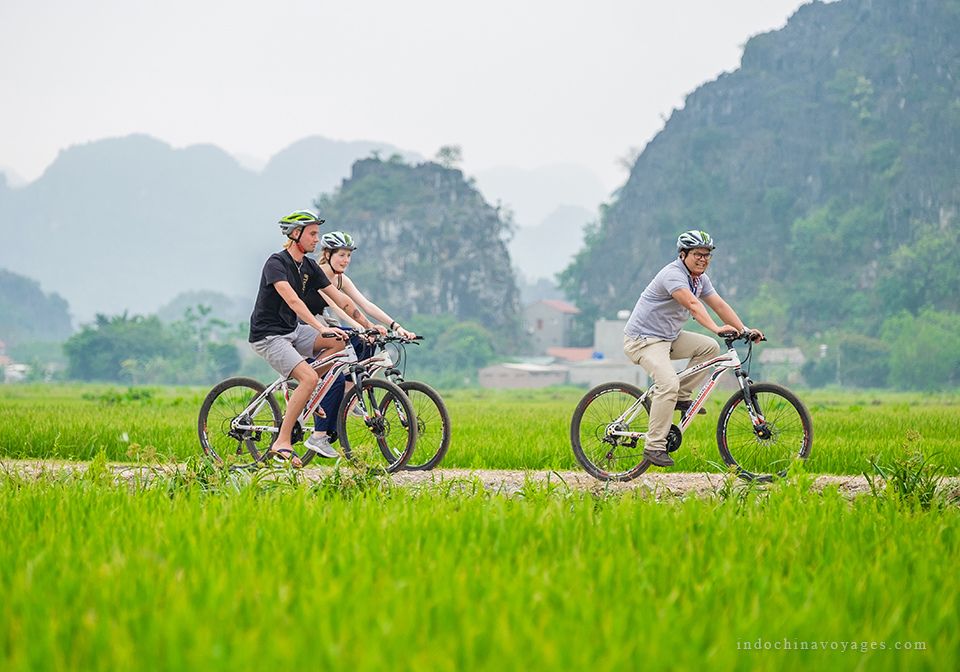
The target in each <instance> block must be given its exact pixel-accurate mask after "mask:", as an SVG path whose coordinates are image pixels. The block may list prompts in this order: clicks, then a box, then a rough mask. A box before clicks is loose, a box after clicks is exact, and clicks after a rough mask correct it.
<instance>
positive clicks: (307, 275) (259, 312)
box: [248, 250, 330, 343]
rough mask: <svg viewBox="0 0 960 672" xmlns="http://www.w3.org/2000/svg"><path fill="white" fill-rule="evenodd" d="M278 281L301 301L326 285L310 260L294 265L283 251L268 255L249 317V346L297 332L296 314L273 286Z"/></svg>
mask: <svg viewBox="0 0 960 672" xmlns="http://www.w3.org/2000/svg"><path fill="white" fill-rule="evenodd" d="M281 280H286V281H287V282H289V283H290V286H291V287H293V291H295V292H296V293H297V296H299V297H300V299H301V300H302V299H304V298H305V297H306V296H308V295H310V294H313V295H314V296H317V290H320V289H323V288H324V287H327V286H328V285H329V284H330V281H329V280H327V276H326V275H325V274H324V272H323V271H321V270H320V267H319V266H318V265H317V262H316V261H314V260H313V259H311V258H310V257H304V258H303V262H302V263H301V264H299V265H298V264H297V263H295V262H294V261H293V257H291V256H290V253H289V252H287V251H286V250H283V251H282V252H277V253H276V254H272V255H270V258H269V259H267V263H265V264H264V265H263V272H262V273H261V274H260V290H259V291H258V292H257V302H256V303H255V304H254V306H253V313H252V314H251V315H250V337H249V339H248V340H249V341H250V342H251V343H255V342H257V341H262V340H263V339H264V338H266V337H267V336H279V335H282V334H289V333H290V332H291V331H293V330H294V329H296V328H297V314H296V313H295V312H293V309H292V308H291V307H290V306H288V305H287V302H286V301H284V300H283V297H282V296H280V293H279V292H278V291H277V289H276V287H274V286H273V285H274V283H276V282H280V281H281Z"/></svg>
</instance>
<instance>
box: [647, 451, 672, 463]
mask: <svg viewBox="0 0 960 672" xmlns="http://www.w3.org/2000/svg"><path fill="white" fill-rule="evenodd" d="M643 459H645V460H647V461H648V462H650V464H655V465H657V466H658V467H672V466H673V465H675V464H676V462H674V461H673V458H672V457H670V455H668V454H667V451H665V450H646V449H644V451H643Z"/></svg>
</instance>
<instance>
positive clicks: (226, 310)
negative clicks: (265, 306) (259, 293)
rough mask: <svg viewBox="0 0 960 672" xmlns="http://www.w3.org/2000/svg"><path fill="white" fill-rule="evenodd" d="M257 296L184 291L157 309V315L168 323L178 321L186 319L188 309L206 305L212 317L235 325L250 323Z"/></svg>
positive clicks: (232, 325)
mask: <svg viewBox="0 0 960 672" xmlns="http://www.w3.org/2000/svg"><path fill="white" fill-rule="evenodd" d="M255 298H256V297H255V296H248V297H240V296H227V295H226V294H221V293H219V292H210V291H196V292H183V293H181V294H177V295H176V296H175V297H173V299H172V300H171V301H170V302H169V303H166V304H164V305H163V306H161V307H160V308H159V309H158V310H157V317H159V318H160V319H161V320H162V321H163V322H167V323H169V322H178V321H180V320H183V319H184V315H185V314H186V312H187V310H188V309H196V307H197V306H206V307H208V308H210V309H211V311H210V316H211V317H213V318H216V319H219V320H223V321H224V322H226V323H227V324H228V325H230V326H231V327H235V326H237V325H239V324H241V323H249V321H250V313H251V312H253V302H254V299H255Z"/></svg>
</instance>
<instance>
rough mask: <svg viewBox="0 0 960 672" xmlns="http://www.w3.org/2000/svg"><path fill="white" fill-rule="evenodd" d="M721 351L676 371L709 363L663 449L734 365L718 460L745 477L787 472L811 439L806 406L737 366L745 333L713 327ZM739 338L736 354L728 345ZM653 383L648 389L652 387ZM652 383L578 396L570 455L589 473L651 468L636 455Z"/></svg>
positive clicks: (629, 475) (672, 445)
mask: <svg viewBox="0 0 960 672" xmlns="http://www.w3.org/2000/svg"><path fill="white" fill-rule="evenodd" d="M720 336H721V337H722V338H723V340H724V342H725V343H726V346H727V352H726V353H724V354H721V355H718V356H717V357H714V358H713V359H710V360H708V361H706V362H703V363H701V364H698V365H697V366H693V367H689V368H687V369H685V370H683V371H681V372H680V373H679V374H678V376H679V378H680V380H683V379H685V378H688V377H690V376H693V375H696V374H698V373H701V372H703V371H704V370H706V369H712V370H713V371H712V373H711V374H710V376H709V377H708V378H707V380H706V382H705V383H704V384H703V387H702V388H701V389H700V392H699V393H698V394H697V396H696V398H695V399H694V400H693V402H692V403H691V405H690V407H689V408H688V409H687V410H686V411H685V412H684V414H683V416H682V417H681V420H680V424H679V425H671V426H670V431H669V433H668V435H667V451H669V452H673V451H675V450H677V449H678V448H679V447H680V445H681V443H682V442H683V434H684V432H685V431H686V430H687V429H688V428H689V427H690V425H691V423H692V422H693V420H694V418H696V416H697V412H698V411H699V410H700V408H702V407H703V405H704V404H705V403H706V401H707V399H709V398H710V395H711V393H712V392H713V390H714V388H715V387H716V386H717V381H718V380H719V379H720V377H721V376H722V375H723V374H724V373H726V372H727V371H733V373H734V375H735V376H736V378H737V383H738V385H739V387H740V389H739V390H738V391H737V392H735V393H734V394H733V396H732V397H730V399H729V400H728V401H727V403H726V404H725V405H724V407H723V409H722V410H721V411H720V418H719V419H718V421H717V446H718V447H719V449H720V457H721V458H722V459H723V461H724V463H725V464H727V465H728V466H730V467H732V468H734V469H735V470H736V472H737V474H738V475H739V476H740V477H741V478H744V479H747V480H757V481H763V482H767V481H770V480H772V479H773V478H774V477H775V476H777V477H783V476H785V475H786V471H787V467H788V466H789V464H790V463H791V462H792V461H793V460H795V459H806V458H807V457H808V456H809V455H810V448H811V446H812V444H813V423H812V421H811V419H810V413H809V412H808V411H807V409H806V407H805V406H804V405H803V403H802V402H801V401H800V400H799V399H798V398H797V396H796V395H795V394H794V393H793V392H791V391H790V390H788V389H787V388H785V387H782V386H780V385H776V384H773V383H755V382H753V381H752V380H750V377H749V369H748V370H746V371H745V370H744V368H743V367H744V366H746V365H747V364H748V363H749V361H750V356H751V354H752V352H753V340H752V336H753V333H752V332H744V333H742V334H732V333H727V334H720ZM741 340H742V341H745V342H746V343H747V344H748V346H747V348H748V349H747V355H746V357H745V358H744V359H743V361H741V359H740V355H739V353H738V352H737V350H736V348H735V347H734V346H735V344H736V343H737V342H738V341H741ZM651 389H652V388H651ZM651 399H652V397H651V390H650V389H648V390H646V391H644V390H642V389H640V388H638V387H635V386H633V385H630V384H628V383H616V382H614V383H603V384H601V385H598V386H596V387H594V388H593V389H592V390H590V391H589V392H587V394H586V395H584V397H583V398H582V399H581V400H580V403H579V404H578V405H577V408H576V410H575V411H574V412H573V418H572V420H571V423H570V442H571V444H572V446H573V453H574V455H575V456H576V458H577V461H578V462H580V464H581V465H583V468H584V469H585V470H586V471H587V473H589V474H590V475H592V476H594V477H595V478H598V479H600V480H604V481H629V480H631V479H633V478H636V477H637V476H639V475H640V474H642V473H643V472H645V471H646V470H647V469H649V468H650V464H651V463H650V462H649V461H648V460H646V459H644V457H643V446H644V440H645V439H646V431H647V424H648V421H649V415H648V414H649V412H650V403H651Z"/></svg>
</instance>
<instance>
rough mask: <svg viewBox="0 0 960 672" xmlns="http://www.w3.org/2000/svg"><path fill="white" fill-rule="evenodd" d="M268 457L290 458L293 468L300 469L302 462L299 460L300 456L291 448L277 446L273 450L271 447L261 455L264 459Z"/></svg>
mask: <svg viewBox="0 0 960 672" xmlns="http://www.w3.org/2000/svg"><path fill="white" fill-rule="evenodd" d="M270 457H279V458H281V459H284V460H290V464H291V465H293V468H294V469H300V468H301V467H303V462H301V461H300V456H299V455H297V454H296V453H295V452H294V450H293V448H278V449H277V450H274V449H273V448H271V449H270V450H268V451H267V452H266V453H264V455H263V459H264V460H266V459H267V458H270Z"/></svg>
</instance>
